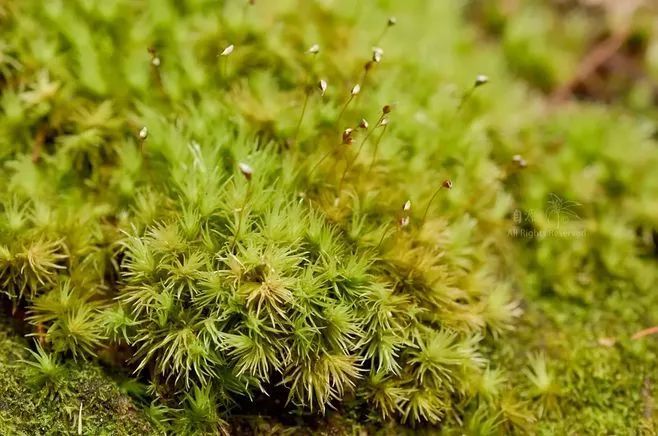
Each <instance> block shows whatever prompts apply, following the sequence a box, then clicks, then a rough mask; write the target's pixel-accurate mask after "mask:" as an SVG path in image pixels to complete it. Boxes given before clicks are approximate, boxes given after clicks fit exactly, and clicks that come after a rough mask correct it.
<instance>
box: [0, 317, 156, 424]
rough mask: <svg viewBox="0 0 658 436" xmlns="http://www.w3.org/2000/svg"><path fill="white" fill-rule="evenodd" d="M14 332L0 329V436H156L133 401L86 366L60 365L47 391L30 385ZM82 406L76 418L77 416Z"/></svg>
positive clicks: (24, 349)
mask: <svg viewBox="0 0 658 436" xmlns="http://www.w3.org/2000/svg"><path fill="white" fill-rule="evenodd" d="M14 328H15V326H10V325H7V324H6V323H5V322H3V323H2V325H1V326H0V378H1V379H2V383H0V434H2V435H25V436H28V435H37V434H39V435H73V434H79V433H78V425H79V424H78V419H79V416H82V425H81V426H80V428H81V429H82V434H94V435H116V434H126V435H128V434H133V435H134V434H143V435H155V434H158V432H157V429H156V427H155V426H154V425H153V424H152V423H151V420H150V419H149V418H148V417H147V415H146V414H145V413H144V411H143V410H141V409H140V408H139V407H137V406H136V405H135V403H134V398H132V397H130V396H129V395H128V394H127V393H126V392H124V391H122V390H121V389H120V387H119V385H118V384H117V383H116V382H115V381H114V380H113V379H111V378H110V377H108V375H107V374H106V373H105V371H104V369H103V368H101V367H99V366H98V365H95V364H92V363H75V362H72V361H71V362H67V363H65V364H64V363H62V366H61V374H60V376H59V377H58V379H57V381H56V384H53V385H51V386H46V385H40V384H35V383H34V374H33V372H32V371H33V370H34V368H33V367H32V366H30V365H29V364H28V363H27V362H28V361H30V360H31V359H32V356H31V355H30V353H29V352H28V342H27V341H25V340H24V339H23V338H21V337H20V336H18V335H17V334H16V332H15V330H14ZM80 405H82V413H80Z"/></svg>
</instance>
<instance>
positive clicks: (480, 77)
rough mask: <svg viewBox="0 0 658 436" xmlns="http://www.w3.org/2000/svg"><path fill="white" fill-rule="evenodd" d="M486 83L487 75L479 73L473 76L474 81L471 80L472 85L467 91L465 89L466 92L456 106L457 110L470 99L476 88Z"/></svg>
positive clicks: (487, 80)
mask: <svg viewBox="0 0 658 436" xmlns="http://www.w3.org/2000/svg"><path fill="white" fill-rule="evenodd" d="M487 83H489V77H487V76H485V75H484V74H479V75H478V76H477V77H476V78H475V82H473V86H471V88H470V89H469V90H468V91H466V93H464V95H463V96H462V98H461V100H460V101H459V106H457V112H459V111H460V110H461V109H462V107H463V106H464V105H465V104H466V102H468V101H469V100H470V99H471V97H472V96H473V94H474V93H475V90H476V89H478V88H479V87H481V86H483V85H486V84H487Z"/></svg>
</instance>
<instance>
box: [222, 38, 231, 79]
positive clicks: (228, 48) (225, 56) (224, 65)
mask: <svg viewBox="0 0 658 436" xmlns="http://www.w3.org/2000/svg"><path fill="white" fill-rule="evenodd" d="M233 50H235V46H234V45H233V44H229V45H228V46H226V48H225V49H224V50H222V52H221V53H220V54H219V57H220V59H221V58H223V60H222V61H221V62H222V65H221V74H222V79H223V80H226V79H228V57H229V56H230V55H231V53H233Z"/></svg>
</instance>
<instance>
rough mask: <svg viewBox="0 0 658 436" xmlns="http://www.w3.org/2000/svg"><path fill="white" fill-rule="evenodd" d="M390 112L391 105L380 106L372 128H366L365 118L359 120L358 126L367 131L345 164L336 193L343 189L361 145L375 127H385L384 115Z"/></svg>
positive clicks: (361, 147) (359, 152)
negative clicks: (348, 161)
mask: <svg viewBox="0 0 658 436" xmlns="http://www.w3.org/2000/svg"><path fill="white" fill-rule="evenodd" d="M390 112H391V105H386V106H384V107H383V108H382V114H381V115H380V116H379V119H378V120H377V123H375V127H374V128H373V129H370V130H368V122H367V121H366V120H365V119H362V120H361V122H360V123H359V128H361V129H363V130H366V131H367V133H366V135H365V136H364V137H363V139H362V140H361V144H359V148H358V149H357V150H356V154H355V155H354V158H352V160H351V161H350V163H349V164H347V165H346V166H345V170H344V171H343V175H342V176H341V178H340V182H339V183H338V195H340V193H341V192H342V190H343V182H344V181H345V178H346V177H347V173H348V172H349V171H350V170H351V169H352V167H353V166H354V164H355V163H356V160H357V159H358V158H359V154H361V150H362V149H363V146H364V145H365V144H366V142H367V141H368V139H369V138H370V136H371V135H372V133H373V132H374V130H375V129H376V128H377V127H380V126H384V129H386V125H387V124H388V122H387V121H386V122H385V120H386V115H388V114H389V113H390ZM380 140H381V135H380Z"/></svg>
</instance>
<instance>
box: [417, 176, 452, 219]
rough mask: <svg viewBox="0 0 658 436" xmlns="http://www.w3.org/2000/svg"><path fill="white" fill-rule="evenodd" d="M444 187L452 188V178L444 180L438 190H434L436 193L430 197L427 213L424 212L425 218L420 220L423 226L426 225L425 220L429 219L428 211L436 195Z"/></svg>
mask: <svg viewBox="0 0 658 436" xmlns="http://www.w3.org/2000/svg"><path fill="white" fill-rule="evenodd" d="M442 189H452V181H451V180H450V179H446V180H444V181H443V183H441V186H439V188H438V189H437V190H436V191H434V194H433V195H432V197H431V198H430V201H428V202H427V207H425V213H423V219H422V220H421V222H420V223H421V224H420V225H421V227H422V226H423V225H425V220H426V219H427V213H428V212H429V210H430V206H431V205H432V202H433V201H434V199H435V198H436V196H437V195H439V192H440V191H441V190H442Z"/></svg>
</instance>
